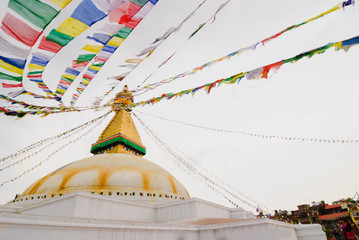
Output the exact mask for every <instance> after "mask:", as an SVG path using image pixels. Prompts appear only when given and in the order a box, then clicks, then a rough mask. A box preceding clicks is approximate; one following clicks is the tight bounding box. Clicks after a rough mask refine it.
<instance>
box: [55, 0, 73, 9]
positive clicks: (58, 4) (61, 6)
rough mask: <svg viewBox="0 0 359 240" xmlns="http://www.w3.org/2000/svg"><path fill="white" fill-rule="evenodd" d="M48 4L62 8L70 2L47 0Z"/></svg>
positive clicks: (66, 0)
mask: <svg viewBox="0 0 359 240" xmlns="http://www.w3.org/2000/svg"><path fill="white" fill-rule="evenodd" d="M49 1H50V2H52V3H54V4H56V5H57V6H59V7H60V8H64V7H65V6H66V5H67V4H69V3H70V2H71V1H72V0H49Z"/></svg>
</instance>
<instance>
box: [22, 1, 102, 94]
mask: <svg viewBox="0 0 359 240" xmlns="http://www.w3.org/2000/svg"><path fill="white" fill-rule="evenodd" d="M106 16H107V13H105V12H103V11H101V10H100V9H98V8H97V6H96V5H95V4H94V3H93V2H92V0H82V1H81V2H80V3H79V4H78V5H77V7H76V8H75V9H74V11H73V12H72V14H71V16H70V17H68V18H66V19H65V20H64V21H63V22H61V23H60V24H59V25H58V27H57V28H56V29H52V30H51V31H50V33H49V34H48V35H47V36H46V37H45V36H44V37H43V38H42V39H41V41H40V44H39V46H38V49H41V50H43V52H44V51H45V52H47V56H46V58H47V59H48V61H50V60H51V59H52V58H53V57H54V56H55V55H56V53H58V52H59V51H60V50H61V49H62V48H63V47H64V46H66V45H67V44H68V43H69V42H71V41H72V40H73V39H74V38H75V37H77V36H78V35H79V34H81V33H82V32H83V31H85V30H86V29H88V28H90V27H91V26H92V25H93V24H94V23H96V22H98V21H100V20H102V19H103V18H105V17H106ZM44 55H46V54H44ZM36 60H38V59H36V58H34V57H33V58H32V59H31V60H30V64H34V65H33V66H32V67H31V68H30V67H29V74H28V78H29V80H30V81H33V82H35V83H37V85H38V87H39V88H40V89H42V90H43V91H44V92H45V93H46V94H47V95H48V96H51V97H53V98H54V99H56V100H58V101H61V97H59V96H58V95H57V94H60V95H61V94H62V93H64V91H65V90H66V87H67V86H68V84H69V83H70V84H71V81H70V79H71V80H73V76H71V77H69V78H67V77H66V76H65V77H64V76H62V77H61V80H60V81H62V82H61V83H60V84H59V87H58V88H57V89H56V93H54V92H52V91H51V90H50V89H49V88H48V87H47V85H46V84H45V82H44V81H43V79H42V71H43V70H44V68H45V67H46V66H47V63H48V61H47V62H45V61H44V62H42V65H39V64H35V62H36ZM30 64H29V65H30ZM66 70H68V69H66ZM35 72H36V73H37V75H36V77H34V74H35ZM65 74H66V73H65Z"/></svg>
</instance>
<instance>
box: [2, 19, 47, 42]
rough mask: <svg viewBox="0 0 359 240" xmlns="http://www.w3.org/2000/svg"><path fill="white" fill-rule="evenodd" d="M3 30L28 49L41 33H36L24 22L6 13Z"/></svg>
mask: <svg viewBox="0 0 359 240" xmlns="http://www.w3.org/2000/svg"><path fill="white" fill-rule="evenodd" d="M2 24H3V25H2V26H1V29H2V30H3V31H4V32H5V33H6V34H7V35H9V36H10V37H12V38H14V39H16V40H17V41H19V42H22V43H23V44H25V45H26V46H28V47H32V46H33V45H34V44H35V42H36V39H37V38H38V37H39V36H40V34H41V32H38V31H36V30H35V29H33V28H32V27H30V26H29V25H27V24H26V23H24V22H23V21H21V20H19V19H17V18H16V17H14V16H13V15H11V14H9V13H6V15H5V17H4V18H3V20H2Z"/></svg>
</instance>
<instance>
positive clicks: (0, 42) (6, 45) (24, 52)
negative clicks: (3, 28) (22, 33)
mask: <svg viewBox="0 0 359 240" xmlns="http://www.w3.org/2000/svg"><path fill="white" fill-rule="evenodd" d="M0 50H1V51H3V52H6V53H9V54H11V55H13V56H16V57H19V58H23V59H26V58H27V56H28V55H29V53H30V48H28V49H23V48H20V47H17V46H15V45H13V44H12V43H10V42H8V41H7V40H6V39H4V38H2V37H1V36H0Z"/></svg>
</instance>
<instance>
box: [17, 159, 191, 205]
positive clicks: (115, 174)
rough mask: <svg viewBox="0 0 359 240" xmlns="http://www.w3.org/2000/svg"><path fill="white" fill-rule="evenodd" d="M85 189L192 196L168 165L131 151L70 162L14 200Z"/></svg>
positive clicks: (118, 193)
mask: <svg viewBox="0 0 359 240" xmlns="http://www.w3.org/2000/svg"><path fill="white" fill-rule="evenodd" d="M76 191H86V192H91V193H94V194H101V195H106V196H111V197H118V198H127V199H128V198H129V197H130V196H131V197H133V199H134V200H139V199H141V197H143V199H146V197H148V196H150V197H151V198H150V199H151V201H152V202H153V201H154V198H158V199H159V201H160V202H161V201H163V200H165V201H168V200H172V199H173V200H174V199H186V198H189V195H188V192H187V190H186V189H185V187H184V186H183V185H182V184H181V183H180V182H179V181H178V180H177V179H175V178H174V177H173V176H172V175H171V174H170V173H169V172H167V171H166V170H165V169H163V168H161V167H159V166H158V165H156V164H154V163H152V162H150V161H148V160H145V159H144V158H142V157H137V156H133V155H128V154H119V153H112V154H99V155H94V156H92V157H89V158H85V159H82V160H79V161H76V162H73V163H70V164H68V165H66V166H64V167H62V168H60V169H58V170H56V171H54V172H52V173H50V174H48V175H47V176H45V177H43V178H41V179H40V180H38V181H36V182H35V183H34V184H32V185H31V186H30V187H29V188H27V189H26V190H25V192H24V193H23V194H22V195H21V196H19V197H17V199H15V201H17V202H18V201H19V200H21V201H23V200H31V199H34V198H35V199H40V198H51V197H57V196H62V195H64V194H68V193H72V192H76Z"/></svg>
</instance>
